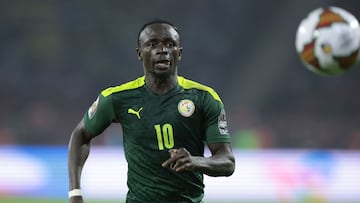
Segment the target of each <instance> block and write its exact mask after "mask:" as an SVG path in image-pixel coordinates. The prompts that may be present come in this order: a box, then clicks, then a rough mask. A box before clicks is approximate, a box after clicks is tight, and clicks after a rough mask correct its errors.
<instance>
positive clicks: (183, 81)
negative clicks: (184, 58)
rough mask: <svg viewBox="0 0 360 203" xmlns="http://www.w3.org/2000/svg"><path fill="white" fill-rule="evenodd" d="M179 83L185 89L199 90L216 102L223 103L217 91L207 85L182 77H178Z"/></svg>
mask: <svg viewBox="0 0 360 203" xmlns="http://www.w3.org/2000/svg"><path fill="white" fill-rule="evenodd" d="M178 83H179V85H180V87H182V88H184V89H198V90H201V91H205V92H208V93H209V94H210V95H211V96H212V97H213V98H214V99H215V100H217V101H219V102H222V101H221V98H220V96H219V95H218V94H217V93H216V91H215V90H214V89H213V88H211V87H209V86H207V85H204V84H201V83H199V82H196V81H193V80H189V79H187V78H184V77H182V76H178Z"/></svg>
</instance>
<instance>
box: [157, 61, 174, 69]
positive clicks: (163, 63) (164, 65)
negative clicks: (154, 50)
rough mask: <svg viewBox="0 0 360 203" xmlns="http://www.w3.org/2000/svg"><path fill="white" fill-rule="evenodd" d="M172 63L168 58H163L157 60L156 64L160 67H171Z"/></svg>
mask: <svg viewBox="0 0 360 203" xmlns="http://www.w3.org/2000/svg"><path fill="white" fill-rule="evenodd" d="M170 65H171V62H170V61H169V60H167V59H161V60H157V61H155V66H156V67H157V68H159V69H165V68H169V67H170Z"/></svg>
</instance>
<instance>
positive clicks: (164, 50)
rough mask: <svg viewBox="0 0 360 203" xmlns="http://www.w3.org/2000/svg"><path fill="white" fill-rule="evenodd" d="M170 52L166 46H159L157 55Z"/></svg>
mask: <svg viewBox="0 0 360 203" xmlns="http://www.w3.org/2000/svg"><path fill="white" fill-rule="evenodd" d="M168 52H169V51H168V48H167V47H166V46H164V45H162V44H161V45H159V46H158V47H157V49H156V53H157V54H167V53H168Z"/></svg>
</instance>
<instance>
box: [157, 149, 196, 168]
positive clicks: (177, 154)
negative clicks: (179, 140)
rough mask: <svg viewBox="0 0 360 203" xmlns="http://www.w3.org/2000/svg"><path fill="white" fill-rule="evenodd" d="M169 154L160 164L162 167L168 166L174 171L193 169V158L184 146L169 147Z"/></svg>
mask: <svg viewBox="0 0 360 203" xmlns="http://www.w3.org/2000/svg"><path fill="white" fill-rule="evenodd" d="M169 154H170V158H169V159H168V160H166V161H164V162H163V163H162V164H161V165H162V167H164V168H165V167H169V168H170V169H171V170H173V171H176V172H180V171H184V170H188V171H191V170H193V169H194V166H195V165H194V159H193V157H192V156H191V154H190V152H188V151H187V150H186V149H185V148H179V149H170V150H169Z"/></svg>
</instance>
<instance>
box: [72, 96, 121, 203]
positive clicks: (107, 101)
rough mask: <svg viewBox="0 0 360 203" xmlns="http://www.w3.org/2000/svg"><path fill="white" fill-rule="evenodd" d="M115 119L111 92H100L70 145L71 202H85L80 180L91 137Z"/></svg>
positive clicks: (75, 131)
mask: <svg viewBox="0 0 360 203" xmlns="http://www.w3.org/2000/svg"><path fill="white" fill-rule="evenodd" d="M108 91H109V90H108ZM113 121H115V115H114V110H113V105H112V99H111V94H100V95H99V96H98V98H97V99H96V101H95V102H94V103H93V104H92V105H91V107H90V108H89V110H88V111H87V113H86V114H85V115H84V117H83V119H82V120H81V121H80V122H79V124H78V125H77V126H76V127H75V129H74V130H73V131H72V133H71V137H70V140H69V146H68V170H69V191H70V192H69V202H70V203H83V198H82V196H81V192H80V191H81V190H80V189H81V184H80V183H81V181H80V180H81V172H82V169H83V166H84V164H85V161H86V160H87V157H88V156H89V153H90V142H91V139H92V138H93V137H95V136H97V135H99V134H101V133H102V132H103V131H104V130H105V129H106V128H107V127H108V126H109V125H110V124H111V123H112V122H113Z"/></svg>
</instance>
